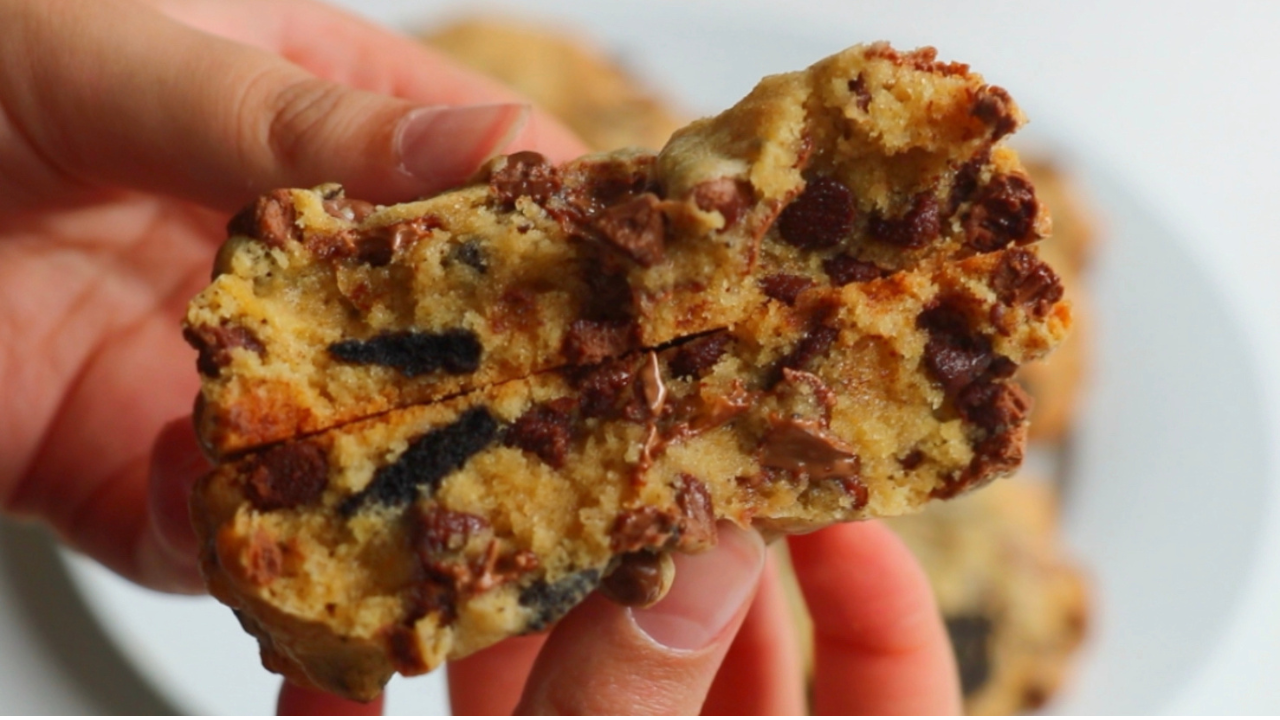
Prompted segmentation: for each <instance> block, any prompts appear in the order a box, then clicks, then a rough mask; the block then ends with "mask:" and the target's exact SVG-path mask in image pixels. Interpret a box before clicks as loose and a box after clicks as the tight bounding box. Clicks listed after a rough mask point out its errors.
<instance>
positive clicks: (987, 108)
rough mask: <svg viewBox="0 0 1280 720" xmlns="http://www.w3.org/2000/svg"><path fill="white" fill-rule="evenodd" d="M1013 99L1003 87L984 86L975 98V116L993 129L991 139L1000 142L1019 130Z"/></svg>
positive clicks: (972, 111)
mask: <svg viewBox="0 0 1280 720" xmlns="http://www.w3.org/2000/svg"><path fill="white" fill-rule="evenodd" d="M1015 107H1016V106H1015V105H1014V104H1013V98H1011V97H1009V93H1008V92H1006V91H1005V89H1004V88H1002V87H997V86H995V85H984V86H982V87H981V88H980V89H979V90H978V95H977V97H976V98H974V101H973V109H972V110H970V112H971V113H973V116H974V117H976V118H978V119H979V120H981V121H982V122H984V123H986V124H987V125H989V126H990V127H991V139H992V140H999V139H1000V138H1002V137H1004V136H1005V135H1008V134H1009V133H1011V132H1013V131H1014V130H1016V129H1018V117H1017V114H1016V112H1015Z"/></svg>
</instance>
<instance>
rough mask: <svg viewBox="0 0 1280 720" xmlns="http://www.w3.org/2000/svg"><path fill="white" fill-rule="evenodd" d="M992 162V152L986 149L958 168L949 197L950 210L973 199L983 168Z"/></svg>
mask: <svg viewBox="0 0 1280 720" xmlns="http://www.w3.org/2000/svg"><path fill="white" fill-rule="evenodd" d="M989 162H991V152H990V150H989V149H984V150H982V151H981V152H979V153H978V154H976V155H974V156H973V157H972V158H970V159H969V160H967V161H966V162H965V163H964V164H963V165H961V166H960V167H959V168H957V169H956V174H955V177H954V178H953V179H952V181H951V194H950V196H949V198H948V207H949V212H955V211H956V208H958V207H960V206H961V205H963V204H964V203H967V202H969V201H970V200H971V199H973V194H974V193H975V192H976V191H977V189H978V180H979V179H980V178H981V177H982V169H983V168H984V167H986V166H987V164H988V163H989Z"/></svg>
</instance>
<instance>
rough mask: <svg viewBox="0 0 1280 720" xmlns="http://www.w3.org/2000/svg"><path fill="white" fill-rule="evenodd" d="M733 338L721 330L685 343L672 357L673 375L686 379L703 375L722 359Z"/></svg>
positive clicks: (694, 378)
mask: <svg viewBox="0 0 1280 720" xmlns="http://www.w3.org/2000/svg"><path fill="white" fill-rule="evenodd" d="M732 340H733V336H731V335H730V334H729V333H727V332H725V331H723V330H720V331H717V332H713V333H711V334H710V335H703V336H702V337H700V338H695V339H693V340H690V341H689V342H686V343H684V344H683V345H681V346H680V349H679V350H677V351H676V354H675V357H673V358H672V359H671V364H670V368H671V375H672V377H677V378H684V379H686V380H696V379H698V378H700V377H702V376H703V374H705V373H706V372H707V371H708V370H710V369H711V368H713V367H715V364H716V363H717V362H719V361H720V357H721V356H722V355H724V352H725V349H726V348H728V346H729V342H730V341H732Z"/></svg>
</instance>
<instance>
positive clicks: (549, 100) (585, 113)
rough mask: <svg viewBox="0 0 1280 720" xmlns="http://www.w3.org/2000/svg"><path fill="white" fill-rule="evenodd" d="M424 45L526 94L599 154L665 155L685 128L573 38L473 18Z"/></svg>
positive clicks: (614, 65)
mask: <svg viewBox="0 0 1280 720" xmlns="http://www.w3.org/2000/svg"><path fill="white" fill-rule="evenodd" d="M422 39H423V41H425V42H426V43H428V44H429V45H431V46H433V47H435V48H438V49H440V50H443V51H444V52H446V53H448V54H449V55H450V56H452V57H453V58H454V59H456V60H459V61H461V62H462V63H464V64H466V65H468V66H470V67H472V68H474V69H476V70H479V71H480V72H483V73H485V74H487V75H489V76H491V77H493V78H496V79H497V80H500V81H501V82H502V83H504V84H506V85H508V86H510V87H512V88H514V89H515V90H516V91H518V92H520V93H522V94H524V95H525V96H527V97H528V98H529V99H530V100H532V101H533V102H534V103H536V104H537V105H540V106H541V107H542V108H543V109H545V110H547V111H548V112H550V113H551V114H553V115H555V116H556V117H558V118H559V119H560V120H561V121H563V122H564V123H565V124H566V125H568V126H569V128H570V129H571V130H573V131H574V132H575V133H576V134H577V135H578V137H580V138H582V139H583V141H585V142H586V143H587V145H589V146H590V147H592V148H594V149H596V150H613V149H615V148H622V147H643V148H660V147H662V146H663V145H665V144H666V142H667V139H668V138H670V137H671V134H672V133H673V132H675V131H676V129H678V128H679V127H680V126H681V125H683V124H684V122H683V121H682V120H681V116H680V115H678V114H677V113H675V112H673V111H672V110H671V109H670V103H669V102H668V101H666V100H664V99H662V98H660V97H658V96H657V94H655V93H654V92H653V91H652V90H650V89H648V88H646V87H645V86H644V85H643V83H641V82H640V81H639V80H638V79H637V78H636V77H634V76H633V74H632V73H630V72H628V71H627V69H626V68H625V67H623V65H622V64H621V63H619V62H618V61H617V60H615V59H614V58H612V57H610V56H609V55H608V54H607V53H605V52H604V51H603V50H601V49H599V48H596V47H594V46H593V45H592V44H591V43H589V42H588V41H587V40H586V39H584V38H581V37H578V36H575V35H574V34H572V33H569V32H560V31H556V30H554V29H550V28H542V27H537V26H534V25H526V24H521V23H517V22H513V21H511V20H507V19H502V20H499V19H484V18H475V19H468V20H462V21H459V22H455V23H453V24H451V25H448V26H447V27H443V28H439V29H437V30H433V31H432V32H430V33H428V34H425V35H423V36H422Z"/></svg>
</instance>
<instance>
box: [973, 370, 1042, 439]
mask: <svg viewBox="0 0 1280 720" xmlns="http://www.w3.org/2000/svg"><path fill="white" fill-rule="evenodd" d="M956 408H957V409H958V410H959V412H960V417H962V418H964V419H965V421H967V422H971V423H973V424H974V425H977V426H978V427H980V428H982V429H984V430H986V431H987V432H989V433H1001V432H1004V431H1005V430H1007V429H1008V428H1010V427H1012V426H1014V425H1019V424H1021V423H1022V422H1023V421H1025V420H1026V419H1027V416H1028V415H1029V414H1030V412H1031V397H1030V396H1029V395H1027V393H1026V391H1025V390H1023V389H1022V388H1021V387H1019V386H1018V385H1016V384H1010V383H990V382H975V383H973V384H971V385H969V387H966V388H965V389H964V390H962V391H961V392H960V394H959V396H957V398H956Z"/></svg>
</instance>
